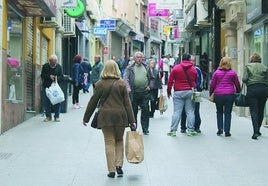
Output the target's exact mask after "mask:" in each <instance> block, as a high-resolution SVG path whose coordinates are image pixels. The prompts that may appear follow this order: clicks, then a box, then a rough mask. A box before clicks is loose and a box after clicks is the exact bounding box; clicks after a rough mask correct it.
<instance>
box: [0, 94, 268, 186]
mask: <svg viewBox="0 0 268 186" xmlns="http://www.w3.org/2000/svg"><path fill="white" fill-rule="evenodd" d="M91 94H92V91H91V92H90V93H89V94H82V93H81V94H80V99H81V103H83V104H84V106H86V104H87V102H88V100H89V98H90V95H91ZM68 104H69V107H68V112H67V113H65V114H61V122H59V123H56V122H47V123H44V122H43V118H42V117H41V116H40V115H38V116H36V117H34V118H31V119H30V120H27V121H26V122H24V123H22V124H20V125H19V126H17V127H15V128H13V129H11V130H9V131H7V132H6V133H4V134H2V135H1V136H0V185H1V186H2V185H3V186H86V185H87V186H88V185H94V186H103V185H109V186H110V185H117V186H118V185H124V186H125V185H127V186H128V185H130V186H131V185H135V186H136V185H138V186H177V185H180V186H221V185H224V186H225V185H228V186H252V185H254V186H264V185H267V184H268V177H267V173H266V172H267V162H266V160H267V157H268V148H266V146H267V143H268V129H266V128H264V127H262V129H261V132H262V134H263V135H262V137H260V139H259V140H257V141H254V140H252V139H251V135H252V127H251V122H250V119H249V118H244V117H238V116H237V115H235V114H234V113H233V115H232V127H231V133H232V137H230V138H226V137H224V136H222V137H219V136H217V135H216V131H217V127H216V112H215V105H214V104H213V103H210V102H209V101H207V100H206V99H203V102H202V103H201V116H202V124H201V130H202V133H201V134H200V135H198V136H195V137H188V136H187V135H185V134H181V133H179V132H178V133H177V137H174V138H171V137H168V136H167V135H166V133H167V132H168V131H169V127H170V121H171V115H172V109H173V108H172V100H169V108H168V110H167V111H166V112H165V113H164V114H163V115H160V114H159V113H158V112H157V113H156V115H155V118H152V119H150V134H149V135H148V136H144V145H145V160H144V161H143V162H142V163H141V164H137V165H135V164H129V163H128V162H127V161H126V160H125V163H124V167H123V169H124V172H125V175H124V177H123V178H115V179H111V178H108V177H107V176H106V174H107V168H106V160H105V154H104V144H103V143H104V142H103V136H102V132H101V131H100V130H94V129H92V128H90V127H84V126H82V117H83V113H84V111H85V107H84V108H81V109H72V108H71V105H70V104H71V98H69V100H68ZM126 130H129V129H126ZM138 131H141V128H140V126H138Z"/></svg>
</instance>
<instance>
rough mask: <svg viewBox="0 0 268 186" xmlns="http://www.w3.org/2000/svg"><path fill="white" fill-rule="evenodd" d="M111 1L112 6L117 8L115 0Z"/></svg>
mask: <svg viewBox="0 0 268 186" xmlns="http://www.w3.org/2000/svg"><path fill="white" fill-rule="evenodd" d="M112 1H113V4H112V6H113V8H114V9H117V0H112Z"/></svg>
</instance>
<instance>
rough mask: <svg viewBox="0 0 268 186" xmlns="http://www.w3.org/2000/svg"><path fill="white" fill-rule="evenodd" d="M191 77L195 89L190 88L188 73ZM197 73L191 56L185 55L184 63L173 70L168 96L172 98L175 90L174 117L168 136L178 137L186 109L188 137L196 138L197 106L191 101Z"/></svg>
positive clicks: (183, 56)
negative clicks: (182, 116) (172, 91)
mask: <svg viewBox="0 0 268 186" xmlns="http://www.w3.org/2000/svg"><path fill="white" fill-rule="evenodd" d="M184 70H185V71H186V73H187V74H188V76H189V81H191V84H192V86H193V87H191V86H190V84H189V83H188V80H187V76H186V73H185V72H184ZM196 81H197V72H196V69H195V67H194V65H193V63H192V61H191V55H190V54H188V53H185V54H183V55H182V61H181V63H180V64H178V65H175V66H174V67H173V69H172V70H171V73H170V76H169V78H168V86H167V95H168V98H170V97H171V96H172V95H171V90H172V88H173V89H174V93H173V115H172V120H171V127H170V132H169V133H168V134H167V135H168V136H173V137H174V136H176V132H177V129H178V125H179V121H180V120H181V114H182V110H183V108H184V107H185V111H186V115H187V135H188V136H195V135H197V132H195V130H194V120H195V116H194V108H195V104H194V102H193V101H192V100H191V97H192V95H193V90H192V88H196Z"/></svg>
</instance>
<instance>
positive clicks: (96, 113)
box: [90, 80, 117, 129]
mask: <svg viewBox="0 0 268 186" xmlns="http://www.w3.org/2000/svg"><path fill="white" fill-rule="evenodd" d="M116 82H117V80H115V81H114V82H113V84H112V86H111V88H110V90H109V92H108V94H107V96H106V97H105V99H104V100H103V103H102V104H98V108H97V111H95V114H94V117H93V119H92V121H91V125H90V126H91V127H92V128H94V129H100V128H99V127H98V116H99V110H100V108H101V106H102V105H103V104H104V103H105V101H106V100H107V98H108V97H109V95H110V93H111V92H112V89H113V87H114V85H115V84H116Z"/></svg>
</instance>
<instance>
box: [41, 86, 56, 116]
mask: <svg viewBox="0 0 268 186" xmlns="http://www.w3.org/2000/svg"><path fill="white" fill-rule="evenodd" d="M44 91H45V89H44ZM43 95H44V101H45V113H46V117H49V118H51V107H52V106H53V108H54V112H55V115H54V118H59V117H60V103H58V104H56V105H52V104H51V102H50V100H49V99H48V97H47V95H46V92H44V94H43Z"/></svg>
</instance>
